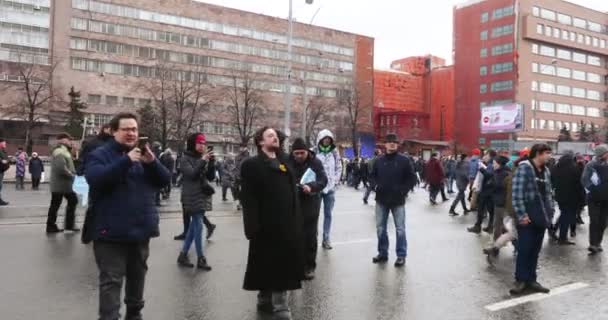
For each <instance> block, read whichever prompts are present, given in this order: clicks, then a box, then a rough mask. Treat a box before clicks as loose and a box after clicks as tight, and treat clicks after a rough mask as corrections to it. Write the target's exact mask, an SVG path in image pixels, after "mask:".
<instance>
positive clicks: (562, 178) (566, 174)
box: [551, 155, 585, 208]
mask: <svg viewBox="0 0 608 320" xmlns="http://www.w3.org/2000/svg"><path fill="white" fill-rule="evenodd" d="M582 175H583V172H582V171H581V169H580V168H579V167H578V166H577V165H576V163H575V162H574V158H573V157H572V156H571V155H565V156H563V157H561V158H560V159H559V162H558V163H557V165H556V166H555V167H554V168H553V170H552V171H551V184H552V185H553V188H554V189H555V200H556V201H557V203H558V204H559V205H560V206H570V207H575V208H579V207H582V206H583V205H584V204H585V190H584V188H583V185H582V184H581V176H582Z"/></svg>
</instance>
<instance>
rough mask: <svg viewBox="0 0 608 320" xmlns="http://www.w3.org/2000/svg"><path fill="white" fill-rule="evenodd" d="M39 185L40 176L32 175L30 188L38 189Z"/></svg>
mask: <svg viewBox="0 0 608 320" xmlns="http://www.w3.org/2000/svg"><path fill="white" fill-rule="evenodd" d="M39 187H40V177H32V189H34V190H38V188H39Z"/></svg>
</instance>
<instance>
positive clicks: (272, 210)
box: [240, 127, 304, 319]
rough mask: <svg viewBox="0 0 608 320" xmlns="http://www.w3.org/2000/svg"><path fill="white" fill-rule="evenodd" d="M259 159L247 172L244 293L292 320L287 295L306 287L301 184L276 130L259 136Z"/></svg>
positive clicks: (244, 186) (248, 165) (260, 132)
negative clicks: (246, 245)
mask: <svg viewBox="0 0 608 320" xmlns="http://www.w3.org/2000/svg"><path fill="white" fill-rule="evenodd" d="M254 142H255V145H256V146H257V148H258V155H257V156H255V157H251V158H248V159H247V160H245V161H244V162H243V164H242V167H241V179H242V180H241V181H242V190H241V196H240V199H241V203H242V205H243V222H244V225H245V236H246V237H247V239H248V240H249V256H248V259H247V270H246V272H245V282H244V285H243V288H244V289H245V290H250V291H259V294H258V310H259V311H262V312H268V313H272V315H273V319H291V312H290V311H289V307H288V305H287V291H288V290H296V289H300V288H301V287H302V284H301V281H302V280H303V278H304V261H303V260H304V259H303V257H304V254H303V243H302V239H303V236H302V219H301V217H300V212H299V210H298V191H297V187H296V185H297V182H298V181H297V180H296V177H295V173H294V169H293V168H292V167H291V166H290V165H289V159H288V157H287V155H285V154H283V153H282V152H281V149H280V144H279V137H278V135H277V132H276V130H274V129H272V128H269V127H264V128H262V129H260V130H258V131H257V132H256V134H255V136H254Z"/></svg>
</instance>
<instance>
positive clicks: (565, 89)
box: [532, 81, 604, 101]
mask: <svg viewBox="0 0 608 320" xmlns="http://www.w3.org/2000/svg"><path fill="white" fill-rule="evenodd" d="M532 91H540V92H542V93H548V94H557V95H560V96H566V97H574V98H581V99H589V100H595V101H603V100H604V97H602V93H601V92H599V91H597V90H590V89H585V88H577V87H570V86H566V85H556V84H554V83H549V82H540V83H539V82H538V81H532Z"/></svg>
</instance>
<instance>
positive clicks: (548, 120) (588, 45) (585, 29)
mask: <svg viewBox="0 0 608 320" xmlns="http://www.w3.org/2000/svg"><path fill="white" fill-rule="evenodd" d="M607 25H608V14H606V13H602V12H598V11H595V10H592V9H589V8H585V7H582V6H578V5H575V4H572V3H569V2H566V1H561V0H536V1H533V0H517V1H514V0H487V1H479V0H477V1H469V2H466V3H463V4H461V5H458V6H456V7H455V8H454V65H455V81H456V83H457V86H456V89H455V90H456V93H455V98H456V102H455V103H456V107H455V108H456V118H455V121H456V124H461V123H471V124H477V125H467V126H458V127H457V129H458V130H456V132H455V140H456V141H457V142H458V143H460V144H462V145H463V146H465V147H466V148H468V149H471V148H474V147H476V146H492V147H497V148H500V147H506V146H508V145H510V144H512V142H511V141H514V140H516V141H519V142H525V141H530V142H531V141H545V142H555V141H556V140H557V139H558V136H559V133H560V130H561V129H562V128H566V129H568V130H570V131H571V132H572V135H573V136H576V135H577V132H579V131H580V129H581V128H580V126H581V125H580V124H581V122H583V123H584V126H585V129H586V130H591V128H592V127H593V130H596V131H600V130H602V129H603V128H604V126H605V123H606V122H605V114H604V110H605V107H606V89H607V85H606V75H607V68H606V61H607V58H608V47H607V44H606V43H607V42H608V32H607V27H606V26H607ZM514 102H515V103H519V104H521V105H522V106H523V110H524V125H523V130H521V131H519V132H516V133H513V134H490V135H482V134H481V133H480V127H479V125H478V124H479V122H480V117H481V108H483V107H485V106H492V105H503V104H510V103H514Z"/></svg>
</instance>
